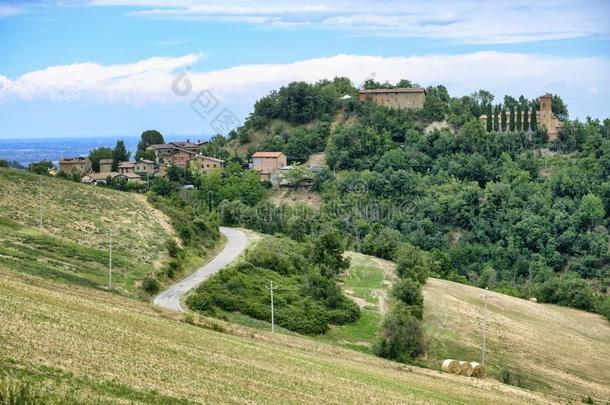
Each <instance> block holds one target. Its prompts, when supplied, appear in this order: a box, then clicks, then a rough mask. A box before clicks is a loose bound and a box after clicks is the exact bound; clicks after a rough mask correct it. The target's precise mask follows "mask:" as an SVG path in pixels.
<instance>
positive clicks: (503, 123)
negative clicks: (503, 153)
mask: <svg viewBox="0 0 610 405" xmlns="http://www.w3.org/2000/svg"><path fill="white" fill-rule="evenodd" d="M500 114H502V115H501V116H500V120H501V121H500V122H501V124H502V127H501V128H502V132H506V110H505V109H504V106H500Z"/></svg>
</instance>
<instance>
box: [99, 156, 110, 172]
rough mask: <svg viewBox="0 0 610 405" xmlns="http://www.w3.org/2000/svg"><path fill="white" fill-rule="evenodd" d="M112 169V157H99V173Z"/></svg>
mask: <svg viewBox="0 0 610 405" xmlns="http://www.w3.org/2000/svg"><path fill="white" fill-rule="evenodd" d="M111 171H112V159H100V173H110V172H111Z"/></svg>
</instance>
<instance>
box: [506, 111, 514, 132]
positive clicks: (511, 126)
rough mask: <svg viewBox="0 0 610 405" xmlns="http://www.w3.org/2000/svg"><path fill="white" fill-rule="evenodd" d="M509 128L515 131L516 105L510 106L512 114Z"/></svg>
mask: <svg viewBox="0 0 610 405" xmlns="http://www.w3.org/2000/svg"><path fill="white" fill-rule="evenodd" d="M508 129H509V130H510V132H515V107H513V106H512V105H511V106H510V116H509V117H508Z"/></svg>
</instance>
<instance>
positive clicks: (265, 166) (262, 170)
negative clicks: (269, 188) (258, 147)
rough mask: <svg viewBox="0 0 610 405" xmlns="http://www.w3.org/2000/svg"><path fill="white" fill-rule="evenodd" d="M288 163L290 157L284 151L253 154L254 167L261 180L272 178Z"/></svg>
mask: <svg viewBox="0 0 610 405" xmlns="http://www.w3.org/2000/svg"><path fill="white" fill-rule="evenodd" d="M287 163H288V159H287V158H286V155H284V154H283V153H282V152H256V153H255V154H254V155H252V168H253V169H254V170H256V171H257V172H258V174H259V175H260V177H261V180H271V179H272V178H273V177H275V175H276V173H277V171H278V170H279V169H281V168H282V167H284V166H286V164H287Z"/></svg>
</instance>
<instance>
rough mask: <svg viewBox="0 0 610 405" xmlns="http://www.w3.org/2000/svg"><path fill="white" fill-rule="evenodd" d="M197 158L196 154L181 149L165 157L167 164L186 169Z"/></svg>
mask: <svg viewBox="0 0 610 405" xmlns="http://www.w3.org/2000/svg"><path fill="white" fill-rule="evenodd" d="M194 157H195V152H191V151H188V150H186V149H180V150H177V151H176V152H174V153H173V154H171V155H169V156H167V157H165V163H171V164H173V165H176V166H178V167H182V168H185V167H186V166H187V165H188V163H189V162H190V161H191V160H192V159H193V158H194Z"/></svg>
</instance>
